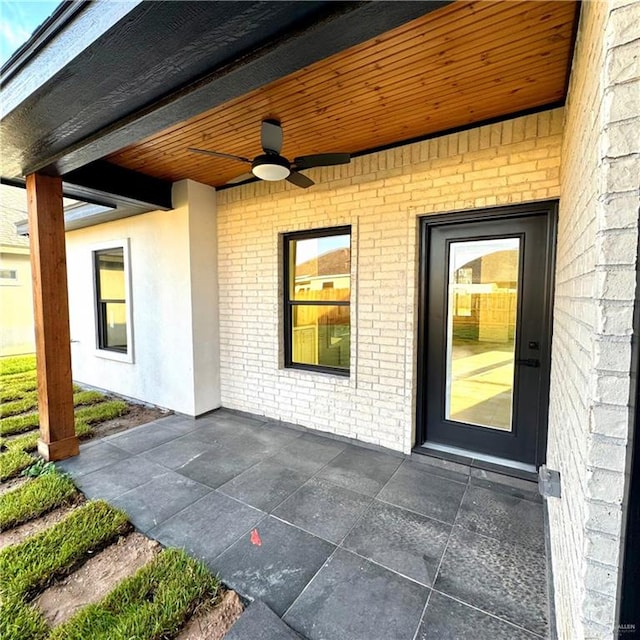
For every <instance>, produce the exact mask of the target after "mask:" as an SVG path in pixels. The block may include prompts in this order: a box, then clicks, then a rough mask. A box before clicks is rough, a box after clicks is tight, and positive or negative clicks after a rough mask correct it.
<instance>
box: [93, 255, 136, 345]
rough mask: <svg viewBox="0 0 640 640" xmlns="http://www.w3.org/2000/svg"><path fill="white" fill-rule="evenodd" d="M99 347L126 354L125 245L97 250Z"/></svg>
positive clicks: (95, 259) (95, 257) (95, 261)
mask: <svg viewBox="0 0 640 640" xmlns="http://www.w3.org/2000/svg"><path fill="white" fill-rule="evenodd" d="M93 255H94V264H95V277H96V304H97V319H98V322H97V328H98V348H99V349H104V350H107V351H116V352H118V353H127V352H128V348H129V344H128V335H129V332H128V331H127V273H126V257H127V256H126V254H125V250H124V247H123V246H119V247H113V248H108V249H101V250H99V251H94V254H93Z"/></svg>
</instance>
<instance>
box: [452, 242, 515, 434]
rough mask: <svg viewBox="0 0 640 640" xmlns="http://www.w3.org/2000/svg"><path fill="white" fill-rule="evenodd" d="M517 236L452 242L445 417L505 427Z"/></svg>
mask: <svg viewBox="0 0 640 640" xmlns="http://www.w3.org/2000/svg"><path fill="white" fill-rule="evenodd" d="M519 256H520V238H496V239H492V240H472V241H463V242H452V243H451V244H450V245H449V281H448V294H447V346H446V349H447V352H446V398H445V407H446V408H445V417H446V419H447V420H453V421H455V422H463V423H466V424H473V425H478V426H482V427H489V428H492V429H502V430H505V431H511V428H512V416H513V385H514V362H515V334H516V320H517V308H518V272H519Z"/></svg>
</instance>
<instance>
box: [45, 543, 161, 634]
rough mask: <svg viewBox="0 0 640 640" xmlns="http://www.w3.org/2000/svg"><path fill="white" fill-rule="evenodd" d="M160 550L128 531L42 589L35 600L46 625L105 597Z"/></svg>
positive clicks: (158, 547)
mask: <svg viewBox="0 0 640 640" xmlns="http://www.w3.org/2000/svg"><path fill="white" fill-rule="evenodd" d="M160 549H161V547H160V545H159V544H158V543H157V542H156V541H155V540H149V538H146V537H145V536H143V535H142V534H140V533H131V534H129V535H128V536H126V537H123V538H120V539H119V540H118V541H117V542H116V543H114V544H112V545H111V546H109V547H107V548H106V549H104V550H103V551H101V552H100V553H99V554H98V555H97V556H95V557H94V558H91V560H89V561H87V562H86V563H85V564H83V565H82V566H81V567H80V568H79V569H78V570H77V571H75V572H74V573H72V574H71V575H70V576H68V577H67V578H65V579H64V580H62V581H60V582H57V583H55V584H54V585H52V586H51V587H49V588H48V589H47V590H46V591H43V592H42V593H41V594H40V595H39V596H38V597H37V598H36V599H35V600H34V603H35V604H36V606H37V607H39V608H40V610H41V611H42V613H43V615H44V617H45V619H46V621H47V622H48V623H49V625H51V626H56V625H59V624H61V623H63V622H64V621H65V620H68V619H69V618H70V617H71V616H72V615H73V614H74V613H76V612H77V611H78V610H79V609H80V608H82V607H84V606H85V605H87V604H91V603H93V602H98V601H99V600H101V599H102V598H104V596H106V595H107V594H108V593H109V592H110V591H111V590H112V589H114V588H115V586H116V585H117V584H118V583H119V582H120V581H122V580H123V579H124V578H126V577H127V576H130V575H132V574H133V573H135V572H136V571H137V570H138V569H139V568H140V567H142V566H143V565H145V564H147V562H149V561H150V560H152V559H153V558H154V557H155V556H156V555H157V554H158V553H159V552H160Z"/></svg>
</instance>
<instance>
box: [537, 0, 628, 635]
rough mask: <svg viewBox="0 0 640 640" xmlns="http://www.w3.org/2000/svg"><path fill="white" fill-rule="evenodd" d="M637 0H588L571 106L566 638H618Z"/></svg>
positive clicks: (559, 519)
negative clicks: (616, 624) (615, 635)
mask: <svg viewBox="0 0 640 640" xmlns="http://www.w3.org/2000/svg"><path fill="white" fill-rule="evenodd" d="M639 51H640V2H637V1H632V2H630V1H629V0H625V1H621V2H618V1H612V2H593V1H590V2H584V3H583V5H582V15H581V20H580V27H579V33H578V40H577V45H576V53H575V56H574V63H573V69H572V75H571V84H570V88H569V96H568V101H567V106H566V114H565V115H566V123H565V129H564V145H563V150H562V191H561V200H560V218H559V229H558V252H557V254H558V259H557V273H556V300H555V318H554V320H555V321H554V334H553V360H552V362H553V364H552V374H551V399H550V424H549V447H548V462H547V464H548V465H550V466H551V467H555V468H557V469H559V470H560V472H561V477H562V489H563V495H562V498H561V499H559V500H557V499H550V500H549V503H548V505H549V515H550V528H551V543H552V560H553V570H554V578H555V591H556V599H555V605H556V610H557V622H558V632H559V637H560V638H563V639H564V638H566V639H567V640H579V639H582V638H590V639H600V638H612V637H614V625H615V615H616V589H617V580H618V562H619V557H618V556H619V547H620V534H621V515H622V510H621V504H622V497H623V492H624V483H625V480H626V478H625V454H626V444H627V435H628V428H629V418H630V416H629V412H628V407H627V405H628V401H629V393H630V388H629V370H630V353H631V352H630V349H631V330H632V314H633V304H634V297H635V293H636V282H635V265H636V260H637V242H638V204H639V199H638V176H639V175H640V133H639V132H640V81H639V79H640V71H639V66H638V61H639V55H638V54H639Z"/></svg>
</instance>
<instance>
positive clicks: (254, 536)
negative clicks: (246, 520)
mask: <svg viewBox="0 0 640 640" xmlns="http://www.w3.org/2000/svg"><path fill="white" fill-rule="evenodd" d="M251 544H255V545H256V546H257V547H261V546H262V538H261V537H260V534H259V533H258V530H257V529H254V530H253V531H252V532H251Z"/></svg>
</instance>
